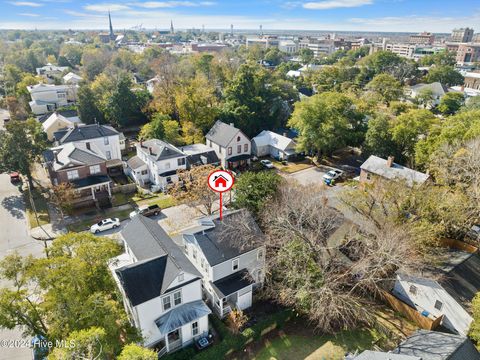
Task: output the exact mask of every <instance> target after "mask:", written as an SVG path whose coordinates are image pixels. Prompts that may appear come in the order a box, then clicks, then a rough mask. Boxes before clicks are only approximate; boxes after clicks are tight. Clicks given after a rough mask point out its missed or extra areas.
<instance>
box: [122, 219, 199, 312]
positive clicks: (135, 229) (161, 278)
mask: <svg viewBox="0 0 480 360" xmlns="http://www.w3.org/2000/svg"><path fill="white" fill-rule="evenodd" d="M121 235H122V237H123V239H124V240H125V242H126V243H127V246H128V247H129V248H130V250H131V251H132V252H133V254H134V255H135V257H136V258H137V260H138V262H136V263H133V264H131V265H127V266H125V267H122V268H120V269H117V270H116V272H117V274H118V277H119V279H120V280H121V283H122V286H123V288H124V290H125V292H126V294H127V296H128V298H129V299H130V302H131V303H132V305H133V306H136V305H138V304H141V303H142V302H145V301H148V300H150V299H153V298H155V297H157V296H159V295H161V294H164V293H165V292H166V291H167V289H168V287H169V286H170V284H171V283H172V281H173V280H175V278H177V276H178V275H179V274H181V273H183V272H186V273H190V274H193V275H194V276H196V277H197V278H200V277H201V275H200V273H199V272H198V270H197V269H196V268H195V266H194V265H193V264H192V263H191V262H190V261H189V260H188V259H187V257H186V256H185V254H184V253H183V252H182V250H181V249H180V248H179V247H178V246H177V245H176V244H175V243H174V242H173V240H172V239H171V238H170V237H169V236H168V235H167V233H166V232H165V231H164V230H163V229H162V228H161V227H160V225H158V223H157V222H155V221H154V220H152V219H149V218H146V217H144V216H142V215H137V216H135V217H134V218H133V219H132V221H130V222H129V223H128V225H127V226H126V227H125V228H124V229H123V230H122V232H121Z"/></svg>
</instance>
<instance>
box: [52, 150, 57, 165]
mask: <svg viewBox="0 0 480 360" xmlns="http://www.w3.org/2000/svg"><path fill="white" fill-rule="evenodd" d="M53 157H54V158H55V162H56V163H58V151H57V150H53Z"/></svg>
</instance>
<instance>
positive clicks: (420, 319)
mask: <svg viewBox="0 0 480 360" xmlns="http://www.w3.org/2000/svg"><path fill="white" fill-rule="evenodd" d="M382 295H383V299H384V300H385V302H386V303H387V304H388V305H390V307H391V308H392V309H393V310H395V311H397V312H399V313H401V314H403V315H404V316H405V317H407V318H408V319H410V320H411V321H413V322H414V323H415V324H417V325H418V326H419V327H421V328H422V329H425V330H434V329H435V328H436V327H437V326H438V325H440V323H441V322H442V319H443V315H442V316H439V317H438V318H436V319H435V320H433V319H430V318H428V317H426V316H423V315H422V314H421V313H420V312H418V311H417V310H416V309H414V308H413V307H411V306H410V305H408V304H405V303H404V302H403V301H401V300H400V299H398V298H397V297H395V296H394V295H392V294H390V293H389V292H387V291H384V290H383V291H382Z"/></svg>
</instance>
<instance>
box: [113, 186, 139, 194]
mask: <svg viewBox="0 0 480 360" xmlns="http://www.w3.org/2000/svg"><path fill="white" fill-rule="evenodd" d="M136 191H137V184H125V185H115V186H113V188H112V193H114V194H118V193H120V192H121V193H122V194H131V193H134V192H136Z"/></svg>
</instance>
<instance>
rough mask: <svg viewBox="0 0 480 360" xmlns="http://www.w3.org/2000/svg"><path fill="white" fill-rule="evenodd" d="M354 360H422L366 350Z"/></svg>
mask: <svg viewBox="0 0 480 360" xmlns="http://www.w3.org/2000/svg"><path fill="white" fill-rule="evenodd" d="M353 360H422V358H419V357H417V356H410V355H401V354H392V353H386V352H381V351H371V350H365V351H364V352H362V353H361V354H360V355H358V356H355V357H354V358H353Z"/></svg>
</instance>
